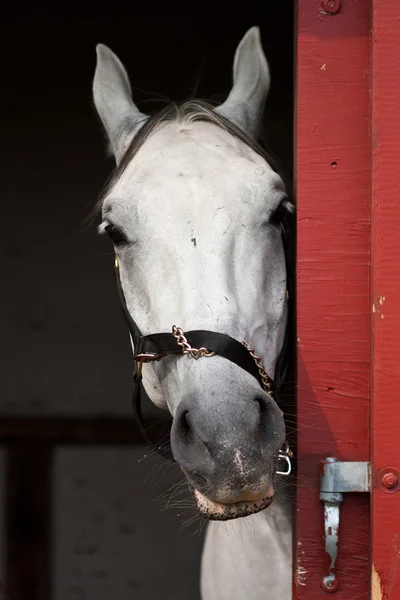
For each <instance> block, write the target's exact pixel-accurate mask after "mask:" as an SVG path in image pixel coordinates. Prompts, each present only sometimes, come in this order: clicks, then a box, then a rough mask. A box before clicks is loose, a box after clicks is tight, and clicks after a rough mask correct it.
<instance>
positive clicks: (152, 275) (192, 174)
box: [93, 27, 291, 519]
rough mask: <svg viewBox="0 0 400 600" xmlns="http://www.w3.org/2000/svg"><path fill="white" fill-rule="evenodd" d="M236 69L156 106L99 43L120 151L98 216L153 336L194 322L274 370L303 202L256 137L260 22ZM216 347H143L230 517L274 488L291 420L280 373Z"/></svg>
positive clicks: (197, 473)
mask: <svg viewBox="0 0 400 600" xmlns="http://www.w3.org/2000/svg"><path fill="white" fill-rule="evenodd" d="M233 71H234V78H233V79H234V81H233V86H232V89H231V91H230V94H229V96H228V98H227V100H226V101H225V102H224V103H223V104H221V105H220V106H217V107H212V106H211V105H209V104H207V103H204V102H199V101H187V102H184V103H182V104H180V105H174V104H171V105H168V106H167V107H166V108H165V109H163V110H162V111H160V113H158V114H156V115H154V116H152V117H149V116H147V115H145V114H143V113H141V112H140V111H139V109H138V108H137V106H136V105H135V103H134V101H133V99H132V94H131V88H130V84H129V80H128V76H127V74H126V71H125V69H124V67H123V65H122V63H121V62H120V60H119V59H118V58H117V57H116V56H115V54H113V52H112V51H111V50H110V49H108V48H107V47H106V46H104V45H99V46H98V47H97V67H96V72H95V78H94V85H93V89H94V100H95V105H96V108H97V111H98V113H99V116H100V118H101V120H102V122H103V124H104V127H105V130H106V132H107V136H108V139H109V143H110V147H111V150H112V152H113V154H114V156H115V160H116V163H117V168H116V171H115V173H114V175H113V177H112V179H111V181H110V184H109V185H108V187H107V189H106V192H105V193H104V195H103V197H102V199H101V213H102V223H101V225H100V227H99V230H100V232H101V233H107V234H108V235H109V236H110V238H111V240H112V242H113V245H114V249H115V254H116V256H117V260H118V265H119V278H120V285H121V289H122V293H123V298H124V302H125V304H126V310H127V312H128V314H129V315H130V317H131V318H132V319H133V320H134V323H135V326H136V327H137V329H138V331H140V332H141V334H142V335H143V336H147V335H150V334H154V333H157V332H166V333H170V335H171V340H172V341H171V343H175V341H176V344H177V350H179V351H180V350H182V349H185V346H184V343H185V339H186V338H185V337H183V338H182V336H181V337H180V338H179V336H180V334H182V335H183V336H185V332H188V331H193V330H200V331H211V332H217V333H220V334H225V335H226V336H229V338H231V339H233V340H237V341H239V342H246V343H247V344H248V345H249V346H251V347H252V348H254V352H253V353H252V355H254V354H256V355H257V356H258V357H259V358H258V359H257V358H256V359H255V361H256V362H255V364H256V366H257V369H258V372H259V373H261V374H262V369H264V373H266V374H268V377H269V378H270V379H271V380H273V379H274V377H275V375H276V372H275V371H276V363H277V359H278V356H279V354H280V352H281V349H282V346H283V344H284V339H285V331H286V325H287V319H288V300H287V274H286V264H285V252H284V246H283V241H282V235H281V226H280V218H281V215H282V212H285V211H286V212H287V211H290V210H291V204H290V202H289V201H288V199H287V195H286V191H285V186H284V183H283V180H282V178H281V176H280V175H279V174H278V173H277V172H276V170H275V169H274V168H273V166H272V164H271V161H270V160H269V159H268V156H267V155H266V154H265V152H263V151H262V150H261V148H260V146H259V145H258V144H257V141H256V138H257V135H258V132H259V126H260V121H261V118H262V115H263V110H264V105H265V102H266V98H267V95H268V90H269V86H270V76H269V69H268V65H267V61H266V59H265V56H264V53H263V50H262V47H261V43H260V35H259V30H258V28H256V27H254V28H252V29H250V30H249V31H248V32H247V33H246V35H245V36H244V38H243V39H242V41H241V42H240V44H239V46H238V48H237V50H236V54H235V59H234V69H233ZM174 325H175V326H176V327H177V328H180V329H175V334H176V335H175V340H174V336H173V333H172V332H171V328H172V327H173V326H174ZM177 332H178V333H177ZM179 332H180V333H179ZM133 338H134V336H132V345H133V351H134V353H135V352H136V350H137V348H135V339H133ZM179 339H180V341H181V345H180V346H179V345H178V342H179ZM136 343H137V342H136ZM188 346H189V348H191V346H190V344H189V343H188ZM186 350H187V347H186ZM197 350H198V349H197ZM207 350H208V351H207ZM210 350H212V348H211V349H210V348H208V349H207V348H206V350H205V351H203V352H200V355H198V356H195V353H194V352H190V351H187V352H186V353H183V352H179V353H169V354H168V353H167V354H166V355H165V356H164V357H163V358H162V359H161V360H154V361H151V362H145V361H144V364H143V367H141V368H142V376H143V385H144V388H145V390H146V392H147V394H148V396H149V398H150V399H151V400H152V401H153V402H154V403H155V404H156V405H158V406H160V407H163V408H165V409H167V410H169V411H170V413H171V415H172V418H173V423H172V428H171V448H172V453H173V456H174V458H175V460H176V461H177V462H178V464H179V465H180V467H181V469H182V471H183V473H184V474H185V476H186V478H187V480H188V482H189V484H190V486H191V488H192V490H193V493H194V498H195V502H196V505H197V508H198V510H199V511H200V513H201V514H202V515H204V516H205V517H207V518H211V519H230V518H235V517H238V516H246V515H248V514H251V513H253V512H257V511H259V510H262V509H264V508H266V507H267V506H268V505H269V504H270V502H271V501H272V499H273V497H274V487H275V475H276V470H277V460H278V455H279V450H280V449H281V447H282V445H283V444H284V441H285V424H284V419H283V415H282V411H281V410H280V408H279V406H278V404H277V402H276V399H275V398H274V397H273V394H272V393H271V390H270V388H268V385H260V380H259V379H257V377H255V376H254V375H253V374H251V373H250V372H248V370H246V369H245V368H242V367H241V366H240V365H239V364H237V361H236V362H235V361H234V360H233V361H232V360H228V359H227V358H226V357H225V356H222V355H221V354H218V352H217V353H213V352H212V351H210ZM196 358H198V360H196ZM253 358H254V356H252V359H253ZM257 360H258V363H257ZM261 383H262V381H261ZM264 383H265V381H264Z"/></svg>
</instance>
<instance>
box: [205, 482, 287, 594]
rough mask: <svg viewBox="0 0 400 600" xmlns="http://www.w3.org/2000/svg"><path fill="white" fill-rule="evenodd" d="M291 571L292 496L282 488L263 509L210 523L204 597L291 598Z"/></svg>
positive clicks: (206, 548)
mask: <svg viewBox="0 0 400 600" xmlns="http://www.w3.org/2000/svg"><path fill="white" fill-rule="evenodd" d="M285 487H287V486H285ZM291 571H292V520H291V502H290V500H288V494H284V493H283V490H282V491H281V492H279V491H278V494H277V498H276V500H275V502H274V503H273V504H272V505H271V506H270V507H269V508H268V509H266V510H265V511H263V512H261V513H257V514H256V515H253V516H251V517H246V518H245V519H238V520H237V521H228V522H226V523H214V522H212V523H210V524H209V526H208V530H207V535H206V543H205V546H204V551H203V561H202V574H201V583H202V599H203V600H215V598H218V599H219V600H243V598H246V599H247V600H276V599H278V598H279V600H290V599H291V598H292V589H291V586H292V584H291V581H292V577H291Z"/></svg>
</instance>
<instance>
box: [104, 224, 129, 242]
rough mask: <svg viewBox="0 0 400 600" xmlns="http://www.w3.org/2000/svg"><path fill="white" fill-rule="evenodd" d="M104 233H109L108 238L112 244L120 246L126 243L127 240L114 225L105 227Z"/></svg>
mask: <svg viewBox="0 0 400 600" xmlns="http://www.w3.org/2000/svg"><path fill="white" fill-rule="evenodd" d="M104 231H106V232H107V235H108V237H109V238H110V239H111V241H112V243H113V244H115V245H116V246H118V245H119V244H124V243H126V238H125V236H124V234H123V233H121V232H120V230H119V229H117V228H116V227H115V225H113V224H112V223H108V224H107V225H106V226H105V227H104Z"/></svg>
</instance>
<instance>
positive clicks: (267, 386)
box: [172, 325, 272, 395]
mask: <svg viewBox="0 0 400 600" xmlns="http://www.w3.org/2000/svg"><path fill="white" fill-rule="evenodd" d="M172 335H173V336H174V338H175V339H176V341H177V343H178V346H180V347H181V348H182V352H183V354H189V355H190V356H192V357H193V358H194V359H196V360H197V359H198V358H200V356H205V357H206V358H210V357H211V356H215V352H210V351H209V350H208V349H207V348H192V347H191V345H190V344H189V343H188V341H187V338H186V337H185V334H184V333H183V330H182V329H181V328H180V327H177V326H176V325H173V326H172ZM242 344H243V346H244V347H245V348H246V350H247V351H248V352H249V354H250V356H251V357H252V359H253V360H254V362H255V363H256V366H257V369H258V372H259V374H260V378H261V381H262V387H263V389H264V391H265V392H267V394H270V395H271V394H272V386H271V381H270V378H269V376H268V374H267V372H266V370H265V368H264V365H263V363H262V359H261V357H260V356H258V355H257V354H256V353H255V350H254V348H252V347H251V346H249V344H247V343H246V342H242Z"/></svg>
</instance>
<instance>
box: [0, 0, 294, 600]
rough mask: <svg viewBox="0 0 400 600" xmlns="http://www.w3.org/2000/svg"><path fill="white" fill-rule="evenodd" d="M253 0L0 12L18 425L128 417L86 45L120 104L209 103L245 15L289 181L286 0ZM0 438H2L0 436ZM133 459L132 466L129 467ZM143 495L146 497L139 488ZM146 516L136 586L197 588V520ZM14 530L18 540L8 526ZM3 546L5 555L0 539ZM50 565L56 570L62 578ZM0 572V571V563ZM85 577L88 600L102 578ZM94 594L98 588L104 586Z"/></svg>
mask: <svg viewBox="0 0 400 600" xmlns="http://www.w3.org/2000/svg"><path fill="white" fill-rule="evenodd" d="M255 7H256V5H255V3H247V4H246V7H245V10H244V7H242V8H241V10H240V11H238V13H237V14H236V13H235V14H230V15H229V17H223V16H211V17H210V16H206V15H205V14H204V16H199V17H197V18H194V17H190V16H182V15H181V16H172V15H168V16H156V15H155V14H153V15H151V16H147V17H146V16H138V14H137V12H136V10H134V7H133V5H132V9H131V10H130V12H129V10H126V9H124V10H123V11H121V15H120V17H119V18H118V17H116V18H113V17H98V18H96V17H94V18H93V19H90V20H89V19H78V18H77V17H76V18H75V19H72V18H71V17H66V18H61V17H48V16H45V15H40V14H39V13H38V12H33V9H32V16H31V17H30V16H29V14H28V13H26V14H25V13H24V17H23V18H17V17H14V18H11V17H10V18H4V19H3V20H2V22H1V23H0V40H1V42H0V43H1V44H2V46H3V53H2V55H3V64H2V81H3V89H2V94H1V97H0V102H1V111H0V119H1V131H2V144H3V147H2V223H3V227H2V237H1V249H2V251H1V260H2V266H1V268H2V273H3V278H2V279H3V287H2V294H1V303H2V307H1V310H2V314H3V315H5V316H6V318H5V321H4V326H3V328H2V345H3V349H7V351H5V352H4V355H3V361H2V362H3V364H4V376H3V377H4V381H3V393H2V395H1V398H0V416H1V417H7V418H8V419H10V418H13V417H17V416H18V417H31V418H32V419H33V421H32V427H34V426H35V425H34V422H35V421H34V420H35V419H38V418H42V417H46V418H53V417H57V418H60V417H62V418H64V417H65V418H74V419H79V418H85V419H90V418H93V417H97V416H99V415H100V416H103V417H104V416H107V415H113V416H118V417H120V418H126V419H127V420H129V419H131V413H130V395H131V380H130V378H131V372H132V360H131V350H130V344H129V340H128V335H127V331H126V329H125V324H124V322H123V319H122V316H121V311H120V307H119V300H118V297H117V293H116V288H115V281H114V276H113V253H112V248H111V245H110V243H109V242H108V240H106V239H104V238H100V237H99V236H97V234H96V225H97V222H96V223H94V224H93V225H91V226H89V225H88V224H87V223H86V222H85V219H86V217H87V215H88V214H89V212H90V210H91V208H92V207H93V205H94V203H95V202H96V200H97V198H98V196H99V194H100V192H101V190H102V187H103V185H104V184H105V182H106V180H107V177H108V176H109V174H110V173H111V170H112V169H113V160H112V159H111V158H109V157H107V156H106V143H105V135H104V133H103V131H102V128H101V124H100V121H99V119H98V117H97V115H96V112H95V109H94V106H93V102H92V95H91V86H92V78H93V74H94V69H95V46H96V44H97V43H98V42H102V43H104V44H106V45H108V46H109V47H110V48H111V49H112V50H113V51H114V52H115V53H116V54H117V55H118V56H119V58H120V59H121V60H122V62H123V63H124V65H125V67H126V69H127V71H128V74H129V77H130V80H131V84H132V89H133V97H134V100H135V102H136V103H137V105H138V107H139V108H140V109H141V110H142V111H143V112H147V113H151V114H152V113H154V112H155V111H157V110H158V109H159V108H161V107H162V106H163V105H164V102H165V100H176V101H180V100H184V99H186V98H188V97H193V96H197V97H199V98H202V99H206V100H212V101H223V100H224V99H225V98H226V96H227V94H228V92H229V90H230V87H231V83H232V64H233V57H234V52H235V48H236V46H237V44H238V43H239V41H240V40H241V38H242V36H243V35H244V33H245V32H246V30H247V29H248V28H249V27H251V26H253V25H258V26H259V27H260V29H261V37H262V42H263V47H264V51H265V54H266V57H267V60H268V62H269V65H270V70H271V78H272V85H271V90H270V95H269V98H268V101H267V107H266V111H265V122H264V135H265V138H266V140H267V142H268V146H269V147H270V149H271V150H272V153H273V154H274V156H276V157H277V159H278V163H279V164H280V166H281V167H282V170H283V172H284V174H285V175H286V178H287V181H288V188H289V190H291V179H292V175H293V168H292V161H293V39H294V37H293V36H294V33H293V23H294V16H293V4H292V2H288V1H283V2H282V1H280V2H278V1H275V2H269V3H268V8H267V7H266V6H265V12H264V13H263V16H260V15H259V13H258V12H257V11H256V8H255ZM115 12H117V11H115ZM206 12H208V11H204V13H206ZM130 13H131V14H130ZM150 413H151V414H156V413H155V412H154V411H153V410H149V414H150ZM0 444H2V446H3V449H7V446H6V444H5V442H4V440H3V441H2V440H0ZM160 460H161V459H160ZM131 467H132V471H131V473H130V474H129V475H128V474H127V475H126V476H129V477H132V478H135V469H137V465H136V463H132V466H131ZM145 472H146V469H145V467H141V472H140V473H141V474H142V473H145ZM140 476H141V475H140ZM142 479H143V478H142ZM142 479H141V480H140V487H141V489H142V488H143V490H144V489H145V486H146V484H145V483H142ZM168 482H169V475H166V476H165V482H164V484H163V488H165V489H167V488H168V487H169V485H170V483H169V484H168ZM17 483H18V482H17ZM6 485H7V482H6ZM18 485H19V484H16V485H15V486H14V487H16V489H17V490H18V489H19V488H18ZM32 485H34V484H32ZM49 485H51V483H50V484H49ZM21 493H22V492H21ZM25 493H29V490H28V492H26V490H25ZM45 493H47V492H46V490H44V491H43V494H45ZM71 493H72V492H71ZM138 493H141V492H138ZM143 493H144V494H145V493H147V494H148V496H149V504H150V503H151V492H149V491H147V492H145V491H143ZM136 501H137V498H136V495H135V497H132V499H131V504H132V512H131V518H132V522H134V521H135V519H136V518H137V511H138V510H139V509H138V508H135V502H136ZM5 502H7V491H6V492H5ZM152 510H154V507H152ZM140 511H141V513H140V520H142V521H146V516H147V515H146V514H143V512H145V511H146V506H144V508H143V507H142V506H141V508H140ZM14 518H17V519H18V518H19V519H20V520H21V524H22V527H21V530H24V526H23V524H24V519H28V518H30V517H27V516H26V513H24V512H23V511H22V512H21V514H20V515H19V517H18V515H17V516H15V514H14ZM32 518H33V517H32ZM46 518H47V519H48V520H49V523H50V525H49V526H48V527H47V526H46V527H45V529H46V531H47V529H48V531H49V532H50V534H49V535H50V537H49V538H48V539H46V536H43V540H41V541H40V535H39V542H37V544H39V545H40V544H50V548H51V544H52V542H51V540H52V539H53V538H52V537H51V536H52V526H51V514H50V513H49V514H48V515H47V517H46ZM174 518H176V522H174ZM171 519H172V524H171ZM148 520H149V525H148V536H147V539H141V540H139V541H138V540H135V539H134V538H132V547H131V550H130V554H131V558H132V557H133V558H132V560H133V561H134V563H135V565H136V567H138V568H139V571H140V570H143V573H144V575H143V578H142V579H143V580H142V581H139V582H138V586H139V587H140V593H139V596H140V597H143V598H148V599H149V600H151V598H154V599H156V598H159V597H161V596H160V594H161V590H162V592H163V596H162V597H163V598H174V599H175V600H178V599H179V598H182V599H185V600H186V599H187V598H193V599H195V598H197V597H198V581H197V579H198V568H199V560H200V558H199V557H200V550H201V540H202V533H199V534H198V535H192V534H193V532H192V531H190V533H189V534H183V535H180V536H177V535H174V532H175V531H178V529H179V527H180V525H181V521H180V520H179V519H178V518H177V517H175V512H174V511H172V513H171V514H168V512H167V513H165V512H164V513H163V514H162V515H161V517H158V521H157V525H156V526H155V525H154V527H156V529H153V526H152V517H151V515H150V513H149V515H148ZM167 521H168V529H167V528H165V529H164V522H167ZM28 525H29V523H28V524H27V527H25V530H27V529H29V527H28ZM197 527H198V525H197V524H196V527H195V529H197ZM3 529H4V528H3ZM0 531H1V529H0ZM8 531H9V532H10V531H11V530H10V528H8ZM202 531H203V529H202ZM171 532H172V535H171ZM21 535H22V534H21ZM49 539H50V542H49ZM20 543H21V544H24V538H23V536H22V538H21V542H20ZM35 543H36V542H35ZM104 543H107V542H106V541H105V542H104ZM146 544H148V545H150V546H152V547H153V548H154V549H156V548H157V547H159V548H164V549H168V551H167V554H166V555H165V554H164V555H163V559H162V560H163V561H168V554H169V555H170V556H174V553H175V556H179V555H182V556H185V559H186V563H187V565H186V567H185V573H184V575H182V571H181V569H180V566H179V564H178V561H177V560H174V561H173V563H171V568H170V582H172V581H174V580H176V582H177V583H176V584H174V585H175V587H174V589H173V590H172V591H171V595H168V594H169V593H170V592H169V591H168V592H165V588H164V584H163V582H162V581H158V579H157V569H158V564H157V562H154V564H153V565H152V572H153V573H154V574H155V579H154V581H150V580H149V577H148V576H145V573H147V570H146V569H148V565H147V566H146V565H145V561H146V560H147V559H146V553H145V552H143V545H146ZM2 546H3V556H4V557H5V559H4V560H5V561H6V563H7V565H8V566H9V567H10V559H9V558H7V557H9V552H8V550H7V547H8V546H7V544H6V542H5V541H4V539H3V540H2ZM152 551H153V550H152ZM154 552H155V554H156V555H157V551H156V550H154ZM44 554H45V555H46V556H51V552H47V554H46V552H45V553H44ZM13 560H14V563H13V564H11V568H15V569H16V570H18V569H20V568H22V563H21V565H19V564H18V560H19V559H18V554H17V555H15V557H14V559H13ZM54 560H56V559H54ZM24 568H25V567H24ZM38 568H39V567H38ZM174 569H175V571H174ZM112 570H113V565H112V560H111V562H110V564H109V571H112ZM60 573H61V571H58V575H57V577H64V576H65V577H67V576H68V575H67V574H65V575H62V574H60ZM65 573H66V571H65ZM6 576H7V575H6ZM71 577H72V576H71ZM0 579H6V577H4V578H3V577H2V576H1V574H0ZM39 579H40V577H39ZM50 579H51V578H50ZM139 579H140V578H139ZM150 579H151V577H150ZM63 583H65V585H67V582H63ZM78 583H79V582H78ZM77 585H78V584H77ZM82 585H83V584H82ZM165 585H167V584H165ZM168 585H169V586H170V585H172V584H170V583H169V584H168ZM82 589H83V591H84V592H85V588H84V587H83V588H82ZM138 589H139V588H138ZM96 590H97V591H96V597H97V598H98V599H99V600H101V599H102V598H103V596H102V595H101V591H98V588H96ZM99 590H100V588H99ZM86 591H87V590H86ZM89 596H90V594H89ZM89 596H88V597H89ZM18 597H20V596H18ZM21 597H22V596H21ZM31 597H33V596H31ZM67 597H71V598H72V596H65V598H67ZM76 597H77V598H78V596H76ZM84 597H86V596H85V595H81V596H79V598H84ZM106 597H107V598H108V597H110V596H109V594H106V593H104V598H106ZM132 597H133V596H132Z"/></svg>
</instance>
